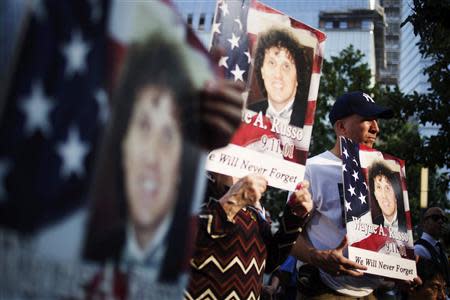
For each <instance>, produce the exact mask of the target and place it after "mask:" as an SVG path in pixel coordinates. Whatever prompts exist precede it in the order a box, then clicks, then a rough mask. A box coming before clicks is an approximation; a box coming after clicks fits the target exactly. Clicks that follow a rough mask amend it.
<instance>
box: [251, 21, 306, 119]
mask: <svg viewBox="0 0 450 300" xmlns="http://www.w3.org/2000/svg"><path fill="white" fill-rule="evenodd" d="M273 47H276V48H283V49H286V50H287V51H288V52H289V55H290V56H291V57H292V59H293V60H294V64H295V69H296V71H297V91H296V93H295V101H294V107H293V115H294V116H295V118H298V120H296V121H294V120H293V117H291V122H290V124H292V125H295V126H298V127H303V123H304V114H305V111H306V104H307V101H308V93H309V85H310V82H311V73H312V63H313V50H312V49H311V48H309V47H304V46H302V45H301V44H300V42H299V41H298V39H297V38H296V37H295V36H294V35H293V34H292V33H291V32H290V31H289V30H288V29H282V28H271V29H269V30H267V31H265V32H263V33H261V34H260V35H259V36H258V42H257V45H256V49H255V55H254V58H255V67H254V73H255V77H256V81H257V83H258V86H259V89H260V91H261V93H262V94H263V95H264V96H265V97H267V90H266V88H265V86H264V80H263V78H262V74H261V68H262V66H263V64H264V57H265V55H266V50H268V49H270V48H273Z"/></svg>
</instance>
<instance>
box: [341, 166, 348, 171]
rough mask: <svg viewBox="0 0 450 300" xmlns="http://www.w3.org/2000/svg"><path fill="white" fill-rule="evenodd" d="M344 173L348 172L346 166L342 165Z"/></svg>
mask: <svg viewBox="0 0 450 300" xmlns="http://www.w3.org/2000/svg"><path fill="white" fill-rule="evenodd" d="M342 171H344V172H347V167H346V165H345V164H342Z"/></svg>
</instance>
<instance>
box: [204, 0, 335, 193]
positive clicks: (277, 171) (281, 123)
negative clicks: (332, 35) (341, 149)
mask: <svg viewBox="0 0 450 300" xmlns="http://www.w3.org/2000/svg"><path fill="white" fill-rule="evenodd" d="M325 38H326V37H325V34H324V33H322V32H320V31H318V30H317V29H314V28H312V27H310V26H308V25H305V24H303V23H302V22H300V21H297V20H294V19H293V18H291V17H289V16H287V15H286V14H284V13H282V12H280V11H277V10H275V9H273V8H271V7H269V6H266V5H265V4H263V3H262V2H259V1H255V0H245V1H227V0H220V1H218V2H217V6H216V12H215V18H214V23H213V29H212V37H211V46H219V47H221V48H223V49H225V50H226V53H225V54H224V55H223V56H222V57H221V58H220V60H219V63H218V65H219V67H220V69H221V71H222V72H223V73H224V76H225V77H226V78H230V79H232V80H234V81H241V82H243V83H244V84H245V85H246V87H247V92H246V93H244V100H245V109H244V110H243V114H242V123H241V126H240V128H238V130H237V131H236V132H235V134H234V136H233V138H232V140H231V142H230V144H229V145H228V146H227V147H224V148H221V149H217V150H214V151H212V152H210V153H209V155H208V159H207V169H208V170H210V171H213V172H218V173H222V174H225V175H229V176H234V177H238V178H240V177H243V176H245V175H247V174H249V173H258V174H261V175H263V176H265V177H266V179H267V180H268V184H269V185H270V186H273V187H276V188H280V189H284V190H291V191H293V190H295V187H296V186H297V184H298V183H299V182H300V181H301V180H303V175H304V165H305V162H306V158H307V155H308V148H309V144H310V140H311V131H312V125H313V122H314V112H315V107H316V100H317V93H318V88H319V80H320V69H321V65H322V60H323V55H324V52H323V51H324V43H325Z"/></svg>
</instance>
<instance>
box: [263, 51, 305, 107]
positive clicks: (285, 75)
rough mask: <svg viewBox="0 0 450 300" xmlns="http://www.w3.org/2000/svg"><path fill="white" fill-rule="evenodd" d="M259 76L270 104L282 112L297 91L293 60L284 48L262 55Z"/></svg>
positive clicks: (295, 70)
mask: <svg viewBox="0 0 450 300" xmlns="http://www.w3.org/2000/svg"><path fill="white" fill-rule="evenodd" d="M261 75H262V78H263V80H264V86H265V88H266V91H267V97H268V99H269V101H270V103H271V104H272V105H273V106H274V108H275V109H276V110H278V111H280V110H282V109H283V108H284V107H285V106H286V105H287V104H288V103H289V101H290V100H292V99H294V97H295V93H296V91H297V84H298V83H297V69H296V67H295V62H294V59H293V58H292V56H291V54H290V53H289V51H288V50H287V49H285V48H278V47H272V48H269V49H267V50H266V52H265V55H264V62H263V66H262V67H261Z"/></svg>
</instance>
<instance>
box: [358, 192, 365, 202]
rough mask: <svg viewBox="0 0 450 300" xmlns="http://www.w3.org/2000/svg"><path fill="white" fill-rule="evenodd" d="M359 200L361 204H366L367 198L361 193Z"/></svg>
mask: <svg viewBox="0 0 450 300" xmlns="http://www.w3.org/2000/svg"><path fill="white" fill-rule="evenodd" d="M358 199H359V200H361V204H363V203H366V196H364V195H363V194H362V193H361V192H360V193H359V197H358Z"/></svg>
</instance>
